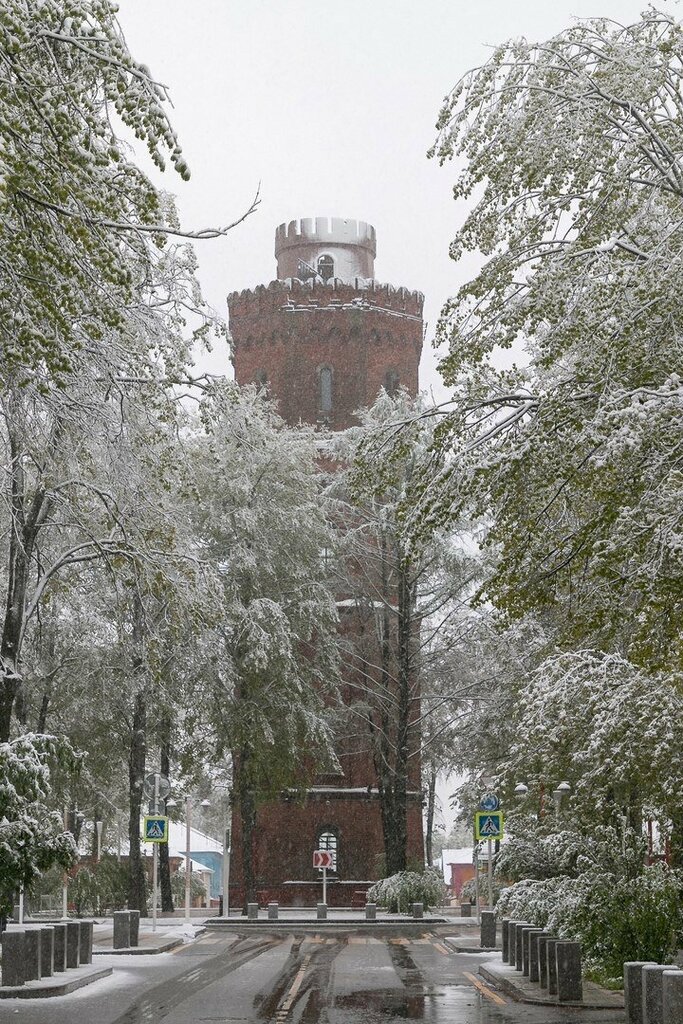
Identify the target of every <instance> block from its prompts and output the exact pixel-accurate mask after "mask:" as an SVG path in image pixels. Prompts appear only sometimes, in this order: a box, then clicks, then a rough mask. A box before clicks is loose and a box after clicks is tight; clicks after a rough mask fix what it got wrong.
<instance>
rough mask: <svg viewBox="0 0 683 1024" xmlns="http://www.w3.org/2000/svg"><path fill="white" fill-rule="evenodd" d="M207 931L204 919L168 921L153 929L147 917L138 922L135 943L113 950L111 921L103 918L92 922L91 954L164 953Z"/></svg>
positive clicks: (132, 954)
mask: <svg viewBox="0 0 683 1024" xmlns="http://www.w3.org/2000/svg"><path fill="white" fill-rule="evenodd" d="M205 931H206V928H205V926H204V922H203V921H201V922H200V921H197V922H194V923H190V924H189V925H188V924H186V922H185V921H169V920H168V919H167V920H165V921H164V922H163V924H158V925H157V930H156V931H155V932H154V931H152V922H151V920H150V919H149V918H143V919H142V920H141V921H140V933H139V937H138V944H137V946H130V947H128V948H126V949H114V947H113V941H114V924H113V921H111V920H104V921H102V922H97V923H96V924H95V928H94V932H93V950H92V951H93V956H104V955H107V956H152V955H154V954H156V953H167V952H169V950H171V949H176V948H177V947H178V946H182V945H183V944H185V943H188V942H193V941H194V940H195V939H196V938H197V936H199V935H203V934H204V932H205Z"/></svg>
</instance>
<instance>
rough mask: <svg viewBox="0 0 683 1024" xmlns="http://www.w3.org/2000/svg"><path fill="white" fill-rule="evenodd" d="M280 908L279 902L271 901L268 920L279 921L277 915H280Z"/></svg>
mask: <svg viewBox="0 0 683 1024" xmlns="http://www.w3.org/2000/svg"><path fill="white" fill-rule="evenodd" d="M279 909H280V905H279V903H269V904H268V920H269V921H277V915H278V911H279Z"/></svg>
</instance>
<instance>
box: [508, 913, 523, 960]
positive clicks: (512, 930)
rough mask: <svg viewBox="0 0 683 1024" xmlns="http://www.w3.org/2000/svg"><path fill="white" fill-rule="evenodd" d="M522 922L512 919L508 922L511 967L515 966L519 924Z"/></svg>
mask: <svg viewBox="0 0 683 1024" xmlns="http://www.w3.org/2000/svg"><path fill="white" fill-rule="evenodd" d="M518 924H521V922H520V921H510V923H509V924H508V959H507V962H508V963H509V964H510V966H511V967H514V966H515V962H516V953H515V950H516V949H517V925H518Z"/></svg>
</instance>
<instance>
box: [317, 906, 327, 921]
mask: <svg viewBox="0 0 683 1024" xmlns="http://www.w3.org/2000/svg"><path fill="white" fill-rule="evenodd" d="M316 917H317V919H318V921H326V920H327V903H318V904H317V908H316Z"/></svg>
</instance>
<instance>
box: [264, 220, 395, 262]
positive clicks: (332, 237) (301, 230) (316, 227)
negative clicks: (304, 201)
mask: <svg viewBox="0 0 683 1024" xmlns="http://www.w3.org/2000/svg"><path fill="white" fill-rule="evenodd" d="M302 244H314V245H317V244H321V245H335V246H337V245H354V246H360V247H362V248H364V249H369V250H370V252H371V253H372V256H373V257H375V256H376V255H377V240H376V237H375V229H374V227H373V226H372V224H367V223H366V222H365V221H364V220H350V219H346V218H343V217H302V218H301V219H299V220H290V222H289V223H288V224H280V225H279V227H277V228H276V229H275V256H276V257H277V256H279V254H280V253H281V252H282V251H283V250H285V249H289V248H292V247H293V246H297V247H298V246H301V245H302Z"/></svg>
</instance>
